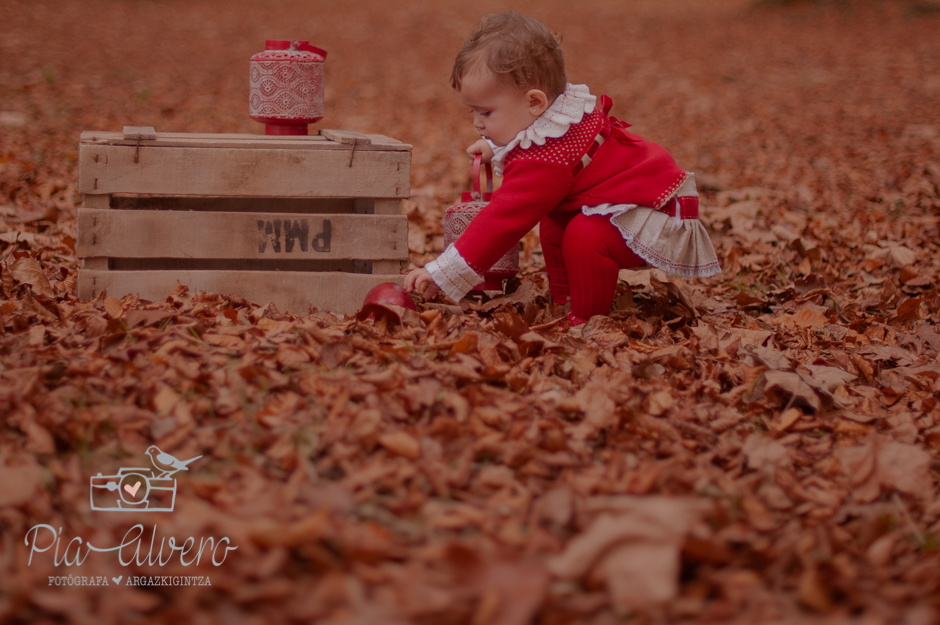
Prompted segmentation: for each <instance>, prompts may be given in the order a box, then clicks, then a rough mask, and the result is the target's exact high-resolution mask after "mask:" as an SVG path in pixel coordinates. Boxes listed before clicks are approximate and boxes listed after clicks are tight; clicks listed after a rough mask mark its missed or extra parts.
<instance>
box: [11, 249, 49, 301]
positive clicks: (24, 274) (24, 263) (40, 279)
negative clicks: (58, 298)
mask: <svg viewBox="0 0 940 625" xmlns="http://www.w3.org/2000/svg"><path fill="white" fill-rule="evenodd" d="M10 276H11V277H12V278H13V279H14V280H16V281H18V282H21V283H23V284H28V285H29V286H31V287H32V289H33V292H34V293H36V294H37V295H40V296H42V297H46V298H48V299H55V293H54V292H53V290H52V285H51V284H49V279H48V278H46V274H45V273H43V270H42V265H40V264H39V261H37V260H36V259H34V258H30V257H28V256H26V257H24V258H20V259H17V260H15V261H13V263H12V264H11V265H10Z"/></svg>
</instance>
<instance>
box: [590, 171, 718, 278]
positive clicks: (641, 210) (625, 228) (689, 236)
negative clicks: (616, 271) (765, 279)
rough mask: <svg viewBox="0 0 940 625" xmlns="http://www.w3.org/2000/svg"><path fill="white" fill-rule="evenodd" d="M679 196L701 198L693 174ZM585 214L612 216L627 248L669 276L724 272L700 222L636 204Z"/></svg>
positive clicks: (604, 206)
mask: <svg viewBox="0 0 940 625" xmlns="http://www.w3.org/2000/svg"><path fill="white" fill-rule="evenodd" d="M677 196H679V197H682V196H694V197H697V196H698V193H697V192H696V190H695V182H694V178H693V176H692V175H691V174H690V175H689V177H688V179H687V180H686V182H685V183H684V184H683V185H682V187H680V189H679V191H678V193H677ZM581 212H582V213H584V214H585V215H610V222H611V223H612V224H613V225H614V226H616V228H617V230H619V231H620V234H622V235H623V239H624V241H625V242H626V244H627V247H629V248H630V249H631V250H633V252H634V253H635V254H636V255H637V256H639V257H640V258H642V259H643V260H645V261H646V262H647V263H649V264H650V265H651V266H653V267H656V268H657V269H661V270H663V271H664V272H666V273H667V274H670V275H673V276H678V277H680V278H707V277H709V276H713V275H715V274H718V273H721V266H720V265H719V263H718V256H717V255H716V254H715V248H714V246H713V245H712V241H711V238H710V237H709V236H708V232H707V231H706V230H705V226H703V225H702V223H701V222H700V221H699V220H698V219H695V218H692V219H681V218H680V219H677V218H676V217H675V216H673V215H669V214H667V213H664V212H662V211H658V210H656V209H653V208H649V207H646V206H638V205H636V204H601V205H598V206H590V207H588V206H584V207H582V209H581Z"/></svg>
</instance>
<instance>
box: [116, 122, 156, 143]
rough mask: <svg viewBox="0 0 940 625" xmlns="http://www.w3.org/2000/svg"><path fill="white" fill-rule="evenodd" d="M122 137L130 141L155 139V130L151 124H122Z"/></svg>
mask: <svg viewBox="0 0 940 625" xmlns="http://www.w3.org/2000/svg"><path fill="white" fill-rule="evenodd" d="M124 138H125V139H130V140H131V141H140V140H144V139H156V138H157V131H156V130H154V128H153V126H124Z"/></svg>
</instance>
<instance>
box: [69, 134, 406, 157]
mask: <svg viewBox="0 0 940 625" xmlns="http://www.w3.org/2000/svg"><path fill="white" fill-rule="evenodd" d="M362 136H363V137H366V138H368V139H369V141H370V142H369V143H368V144H362V145H358V146H357V147H356V150H357V151H358V150H376V151H385V152H389V151H390V152H410V151H411V145H409V144H407V143H402V142H401V141H397V140H395V139H389V138H388V137H383V135H362ZM80 143H82V144H88V145H126V146H129V145H134V146H136V145H137V139H136V137H135V138H131V139H125V138H124V135H123V133H119V132H103V131H97V130H96V131H87V130H86V131H85V132H83V133H82V134H81V139H80ZM140 145H141V146H146V147H204V148H212V147H217V148H229V149H257V148H264V149H274V148H280V149H291V150H343V151H348V150H349V145H344V144H342V143H338V142H336V141H330V140H329V139H327V138H326V137H321V136H320V135H250V134H210V133H186V132H158V133H156V139H154V140H143V139H142V140H141V142H140Z"/></svg>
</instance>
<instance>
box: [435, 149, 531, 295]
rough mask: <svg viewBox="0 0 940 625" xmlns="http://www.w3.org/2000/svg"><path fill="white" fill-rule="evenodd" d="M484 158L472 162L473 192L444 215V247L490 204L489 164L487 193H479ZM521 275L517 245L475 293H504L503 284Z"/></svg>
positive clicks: (497, 262)
mask: <svg viewBox="0 0 940 625" xmlns="http://www.w3.org/2000/svg"><path fill="white" fill-rule="evenodd" d="M482 162H483V157H482V156H480V155H477V156H476V158H474V159H473V192H472V193H471V192H464V193H463V194H462V196H461V198H460V200H461V201H460V204H454V205H452V206H448V207H447V209H446V210H445V211H444V247H445V248H446V247H447V246H448V245H453V244H454V242H456V241H457V239H459V238H460V235H461V234H463V231H464V230H466V229H467V226H469V225H470V222H471V221H473V218H474V217H476V216H477V213H479V212H480V211H481V210H483V208H484V207H485V206H486V205H487V204H488V203H489V201H490V197H491V196H492V195H493V169H492V167H491V166H490V164H489V163H487V164H486V191H485V192H481V191H480V164H481V163H482ZM517 273H519V246H518V245H516V246H515V247H513V248H512V249H511V250H509V251H508V252H506V254H504V255H503V257H502V258H500V259H499V260H497V261H496V262H495V263H493V266H492V267H490V269H489V270H488V271H486V272H484V273H483V283H482V284H478V285H477V286H475V287H474V288H473V289H472V290H473V291H502V290H503V280H505V279H507V278H511V277H513V276H514V275H516V274H517Z"/></svg>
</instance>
